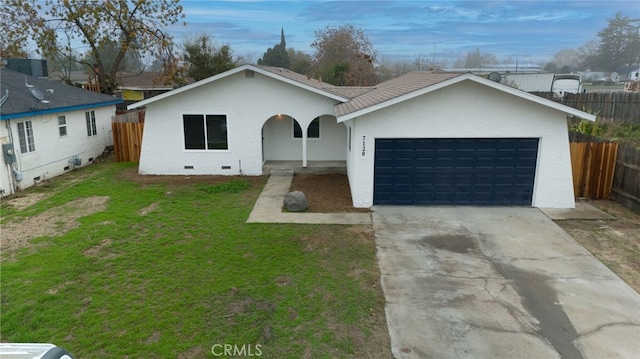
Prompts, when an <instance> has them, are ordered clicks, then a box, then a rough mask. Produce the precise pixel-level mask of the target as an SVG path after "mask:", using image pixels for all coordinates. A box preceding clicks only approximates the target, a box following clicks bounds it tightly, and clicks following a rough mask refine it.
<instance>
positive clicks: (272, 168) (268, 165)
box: [262, 161, 347, 175]
mask: <svg viewBox="0 0 640 359" xmlns="http://www.w3.org/2000/svg"><path fill="white" fill-rule="evenodd" d="M282 171H286V172H291V171H293V172H294V173H317V174H323V173H324V174H326V173H342V174H346V173H347V161H307V167H302V161H266V162H265V163H264V164H263V165H262V174H263V175H269V174H271V173H272V172H282Z"/></svg>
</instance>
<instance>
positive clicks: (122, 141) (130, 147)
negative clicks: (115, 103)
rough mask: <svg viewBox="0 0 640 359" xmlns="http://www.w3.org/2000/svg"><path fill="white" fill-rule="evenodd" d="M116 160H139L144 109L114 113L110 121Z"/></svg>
mask: <svg viewBox="0 0 640 359" xmlns="http://www.w3.org/2000/svg"><path fill="white" fill-rule="evenodd" d="M111 128H112V130H113V150H114V153H115V160H116V162H139V161H140V150H141V149H142V132H143V130H144V111H133V112H127V113H124V114H119V115H116V116H115V117H114V118H113V121H112V123H111Z"/></svg>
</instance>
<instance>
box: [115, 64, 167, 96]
mask: <svg viewBox="0 0 640 359" xmlns="http://www.w3.org/2000/svg"><path fill="white" fill-rule="evenodd" d="M116 77H117V78H118V90H117V91H116V95H117V96H118V97H122V99H123V100H125V102H127V103H132V102H134V101H142V100H144V99H148V98H150V97H153V96H156V95H159V94H162V93H165V92H168V91H171V90H173V89H174V88H175V86H172V85H165V84H164V81H163V80H162V74H161V73H160V72H141V73H132V72H123V71H121V72H118V73H117V74H116Z"/></svg>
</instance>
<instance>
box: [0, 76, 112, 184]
mask: <svg viewBox="0 0 640 359" xmlns="http://www.w3.org/2000/svg"><path fill="white" fill-rule="evenodd" d="M0 94H1V95H2V105H1V107H0V124H1V126H0V143H1V144H2V156H0V158H1V159H0V194H1V195H2V196H5V195H9V194H12V193H15V192H16V191H17V190H20V189H25V188H27V187H30V186H33V185H34V184H36V183H38V182H39V181H43V180H46V179H49V178H51V177H55V176H58V175H60V174H62V173H65V172H67V171H70V170H72V169H74V168H76V167H79V166H83V165H86V164H88V163H91V162H92V161H93V160H94V159H95V158H96V157H98V156H99V155H101V154H102V153H103V151H104V150H105V148H106V147H107V146H109V145H112V138H111V118H112V117H113V116H114V115H115V111H116V105H117V104H119V103H122V99H118V98H114V97H112V96H108V95H103V94H99V93H96V92H92V91H87V90H83V89H81V88H79V87H75V86H68V85H65V84H63V83H60V82H55V81H50V80H47V79H40V78H37V77H33V76H30V75H26V74H24V73H20V72H16V71H12V70H8V69H0Z"/></svg>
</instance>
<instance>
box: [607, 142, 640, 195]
mask: <svg viewBox="0 0 640 359" xmlns="http://www.w3.org/2000/svg"><path fill="white" fill-rule="evenodd" d="M615 171H616V174H615V176H614V177H613V188H612V191H613V194H614V195H615V197H616V199H618V198H619V197H622V199H624V202H627V203H629V204H630V205H631V207H636V208H640V149H638V148H635V147H633V146H631V145H628V144H620V147H619V148H618V159H617V161H616V169H615Z"/></svg>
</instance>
